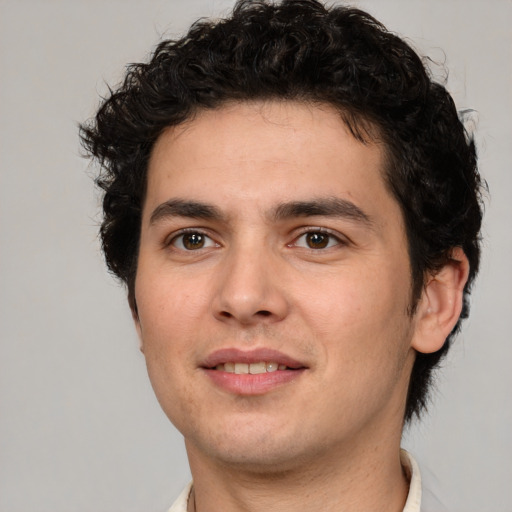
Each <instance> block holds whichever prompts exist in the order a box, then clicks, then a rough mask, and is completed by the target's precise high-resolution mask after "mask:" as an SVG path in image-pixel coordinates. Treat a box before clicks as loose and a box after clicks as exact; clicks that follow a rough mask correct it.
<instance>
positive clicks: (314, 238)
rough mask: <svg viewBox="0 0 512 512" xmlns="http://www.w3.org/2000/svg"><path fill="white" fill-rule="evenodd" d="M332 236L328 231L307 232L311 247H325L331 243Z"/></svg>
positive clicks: (307, 239)
mask: <svg viewBox="0 0 512 512" xmlns="http://www.w3.org/2000/svg"><path fill="white" fill-rule="evenodd" d="M330 238H331V237H330V236H329V235H328V234H326V233H307V234H306V243H307V245H308V247H309V248H310V249H325V248H326V247H327V246H328V245H329V240H330Z"/></svg>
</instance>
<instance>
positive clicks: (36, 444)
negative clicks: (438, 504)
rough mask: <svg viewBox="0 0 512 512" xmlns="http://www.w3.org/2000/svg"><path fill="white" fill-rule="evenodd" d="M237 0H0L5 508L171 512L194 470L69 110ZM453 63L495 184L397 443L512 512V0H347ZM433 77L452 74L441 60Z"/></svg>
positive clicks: (444, 480)
mask: <svg viewBox="0 0 512 512" xmlns="http://www.w3.org/2000/svg"><path fill="white" fill-rule="evenodd" d="M232 3H233V2H232V1H231V0H222V1H221V0H188V1H186V2H185V1H171V0H144V1H141V0H139V1H135V0H107V1H105V0H102V1H99V0H39V1H36V0H32V1H30V0H0V117H1V125H0V165H1V170H0V236H1V239H0V267H1V271H0V294H1V304H0V305H1V319H0V337H1V352H0V511H1V512H50V511H51V512H82V511H84V512H85V511H87V512H116V511H124V512H143V511H144V512H157V511H165V510H167V508H168V507H169V506H170V505H171V503H172V501H173V499H174V498H175V497H176V495H177V494H178V493H179V491H180V490H181V488H182V487H183V486H184V485H185V483H186V482H187V481H188V479H189V472H188V465H187V462H186V455H185V452H184V449H183V441H182V438H181V436H180V434H179V433H178V432H177V431H176V430H175V429H174V427H172V426H171V424H170V423H169V422H168V420H167V418H166V417H165V416H164V414H163V413H162V412H161V411H160V409H159V406H158V404H157V402H156V399H155V398H154V396H153V393H152V390H151V388H150V385H149V382H148V379H147V376H146V370H145V365H144V360H143V357H142V355H141V354H140V352H139V351H138V343H137V339H136V335H135V332H134V329H133V326H132V323H131V318H130V314H129V310H128V307H127V303H126V300H125V292H124V290H123V289H122V288H121V287H120V286H119V285H118V284H117V283H116V282H115V281H114V280H113V279H112V278H111V277H110V276H109V275H108V274H107V272H106V270H105V269H104V265H103V261H102V257H101V254H100V250H99V244H98V239H97V235H96V233H97V226H98V222H99V208H98V202H99V201H98V196H97V194H96V192H95V191H94V189H93V185H92V180H91V174H92V173H93V169H92V168H90V167H89V166H88V163H87V161H85V160H84V159H83V158H81V157H80V149H79V144H78V137H77V123H78V122H80V121H83V120H85V119H87V118H88V117H90V116H91V115H92V114H93V112H94V109H95V107H96V106H97V104H98V101H99V95H101V94H104V93H105V91H106V83H110V84H116V83H117V82H118V81H119V80H120V78H121V76H122V73H123V70H124V66H125V65H126V64H127V63H128V62H136V61H140V60H144V59H145V58H146V57H147V56H148V54H149V51H150V49H151V48H153V47H154V45H155V44H156V43H157V42H158V41H159V39H160V38H161V37H162V36H164V37H169V36H176V35H179V34H180V33H182V31H183V30H184V29H185V28H186V27H188V25H189V24H190V23H191V22H192V21H194V20H195V19H196V18H198V17H200V16H211V15H219V14H223V13H224V14H225V13H226V12H227V11H228V10H229V7H230V6H231V5H232ZM352 4H353V5H357V6H360V7H362V8H366V9H368V10H369V11H370V12H371V13H372V14H374V15H375V16H376V17H377V18H379V19H380V20H381V21H383V22H384V23H385V24H386V25H387V26H388V27H389V28H390V29H391V30H393V31H395V32H398V33H399V34H402V35H405V36H407V38H408V39H409V41H410V42H411V43H412V44H413V45H414V46H415V47H416V48H417V49H418V50H420V51H421V52H422V53H424V54H426V55H429V56H431V57H432V59H433V60H434V61H436V62H438V63H440V64H442V65H445V66H446V67H447V68H448V69H449V74H448V88H449V90H450V91H451V92H452V93H453V95H454V97H455V99H456V102H457V105H458V107H459V108H460V109H468V108H472V109H475V110H476V111H477V112H478V119H479V123H478V128H477V134H476V138H477V142H478V150H479V155H480V168H481V172H482V175H483V177H484V178H485V179H486V180H487V182H488V183H489V187H490V197H489V198H488V200H487V206H486V210H487V211H486V219H485V226H484V231H483V234H484V238H485V241H484V246H483V248H484V257H483V263H482V270H481V275H480V277H479V279H478V282H477V286H476V288H475V291H474V294H473V298H472V314H471V318H470V320H469V321H468V322H466V325H465V328H464V330H463V332H462V334H461V335H460V336H459V337H458V339H457V343H456V345H455V347H454V349H453V351H452V352H451V354H450V357H449V358H448V359H447V360H446V361H445V363H444V364H443V368H442V370H441V371H440V372H439V378H438V381H437V390H436V392H435V393H434V399H435V401H434V404H433V405H432V407H431V409H430V413H429V415H428V417H426V418H425V420H424V421H423V422H422V423H421V424H420V425H415V426H413V427H412V428H411V429H410V430H409V431H408V432H407V433H406V435H405V437H404V446H406V447H408V448H409V449H410V450H411V451H412V452H413V453H414V454H415V455H416V457H417V459H418V460H419V462H420V465H421V467H422V469H423V472H424V475H425V478H426V479H427V481H428V482H429V486H430V487H431V488H433V490H434V492H435V493H437V494H438V496H439V498H440V499H441V501H443V502H444V503H445V505H446V506H447V507H448V508H449V510H451V511H453V512H511V511H512V490H511V487H512V486H511V482H512V436H511V433H512V406H511V392H512V372H511V371H510V367H511V363H512V339H511V332H512V307H511V304H512V298H511V295H512V291H511V290H512V265H511V254H512V236H511V227H510V224H511V219H512V200H511V191H512V173H511V164H512V123H511V113H512V93H511V91H512V35H511V29H510V22H511V21H512V2H511V1H509V0H488V1H484V0H360V1H357V0H354V1H353V2H352ZM434 72H435V73H436V74H438V75H439V77H440V78H441V79H442V78H443V77H445V74H444V72H443V69H442V66H436V67H435V68H434Z"/></svg>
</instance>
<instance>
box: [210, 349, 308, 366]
mask: <svg viewBox="0 0 512 512" xmlns="http://www.w3.org/2000/svg"><path fill="white" fill-rule="evenodd" d="M260 361H265V362H274V363H277V364H283V365H285V366H287V367H288V368H292V369H294V370H297V369H300V368H307V366H306V365H305V364H303V363H301V362H299V361H297V360H295V359H293V358H292V357H290V356H287V355H286V354H283V353H282V352H279V351H277V350H273V349H270V348H258V349H253V350H240V349H237V348H224V349H220V350H216V351H215V352H212V353H211V354H210V355H209V356H208V357H207V358H206V359H205V360H204V362H203V363H202V364H201V367H203V368H206V369H212V368H215V367H216V366H217V365H219V364H224V363H230V362H235V363H247V364H250V363H259V362H260Z"/></svg>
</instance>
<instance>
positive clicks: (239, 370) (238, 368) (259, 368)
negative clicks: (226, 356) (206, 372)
mask: <svg viewBox="0 0 512 512" xmlns="http://www.w3.org/2000/svg"><path fill="white" fill-rule="evenodd" d="M215 369H216V370H219V371H221V372H227V373H236V374H237V375H243V374H251V375H257V374H260V373H272V372H276V371H277V370H287V369H291V368H288V367H287V366H286V365H284V364H279V363H277V362H268V363H267V362H265V361H261V362H259V363H231V362H230V363H224V364H222V363H221V364H218V365H217V366H216V367H215Z"/></svg>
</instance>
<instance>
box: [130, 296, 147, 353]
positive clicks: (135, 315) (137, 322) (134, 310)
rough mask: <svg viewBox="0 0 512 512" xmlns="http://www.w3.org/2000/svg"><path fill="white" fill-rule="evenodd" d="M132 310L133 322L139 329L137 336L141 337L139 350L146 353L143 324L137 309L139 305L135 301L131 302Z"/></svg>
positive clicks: (137, 329)
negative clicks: (143, 340)
mask: <svg viewBox="0 0 512 512" xmlns="http://www.w3.org/2000/svg"><path fill="white" fill-rule="evenodd" d="M130 310H131V312H132V318H133V323H134V325H135V330H136V331H137V336H138V338H139V350H140V351H141V352H142V353H143V354H144V343H143V342H142V326H141V325H140V319H139V312H138V311H137V305H136V304H135V303H134V304H133V305H131V304H130Z"/></svg>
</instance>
